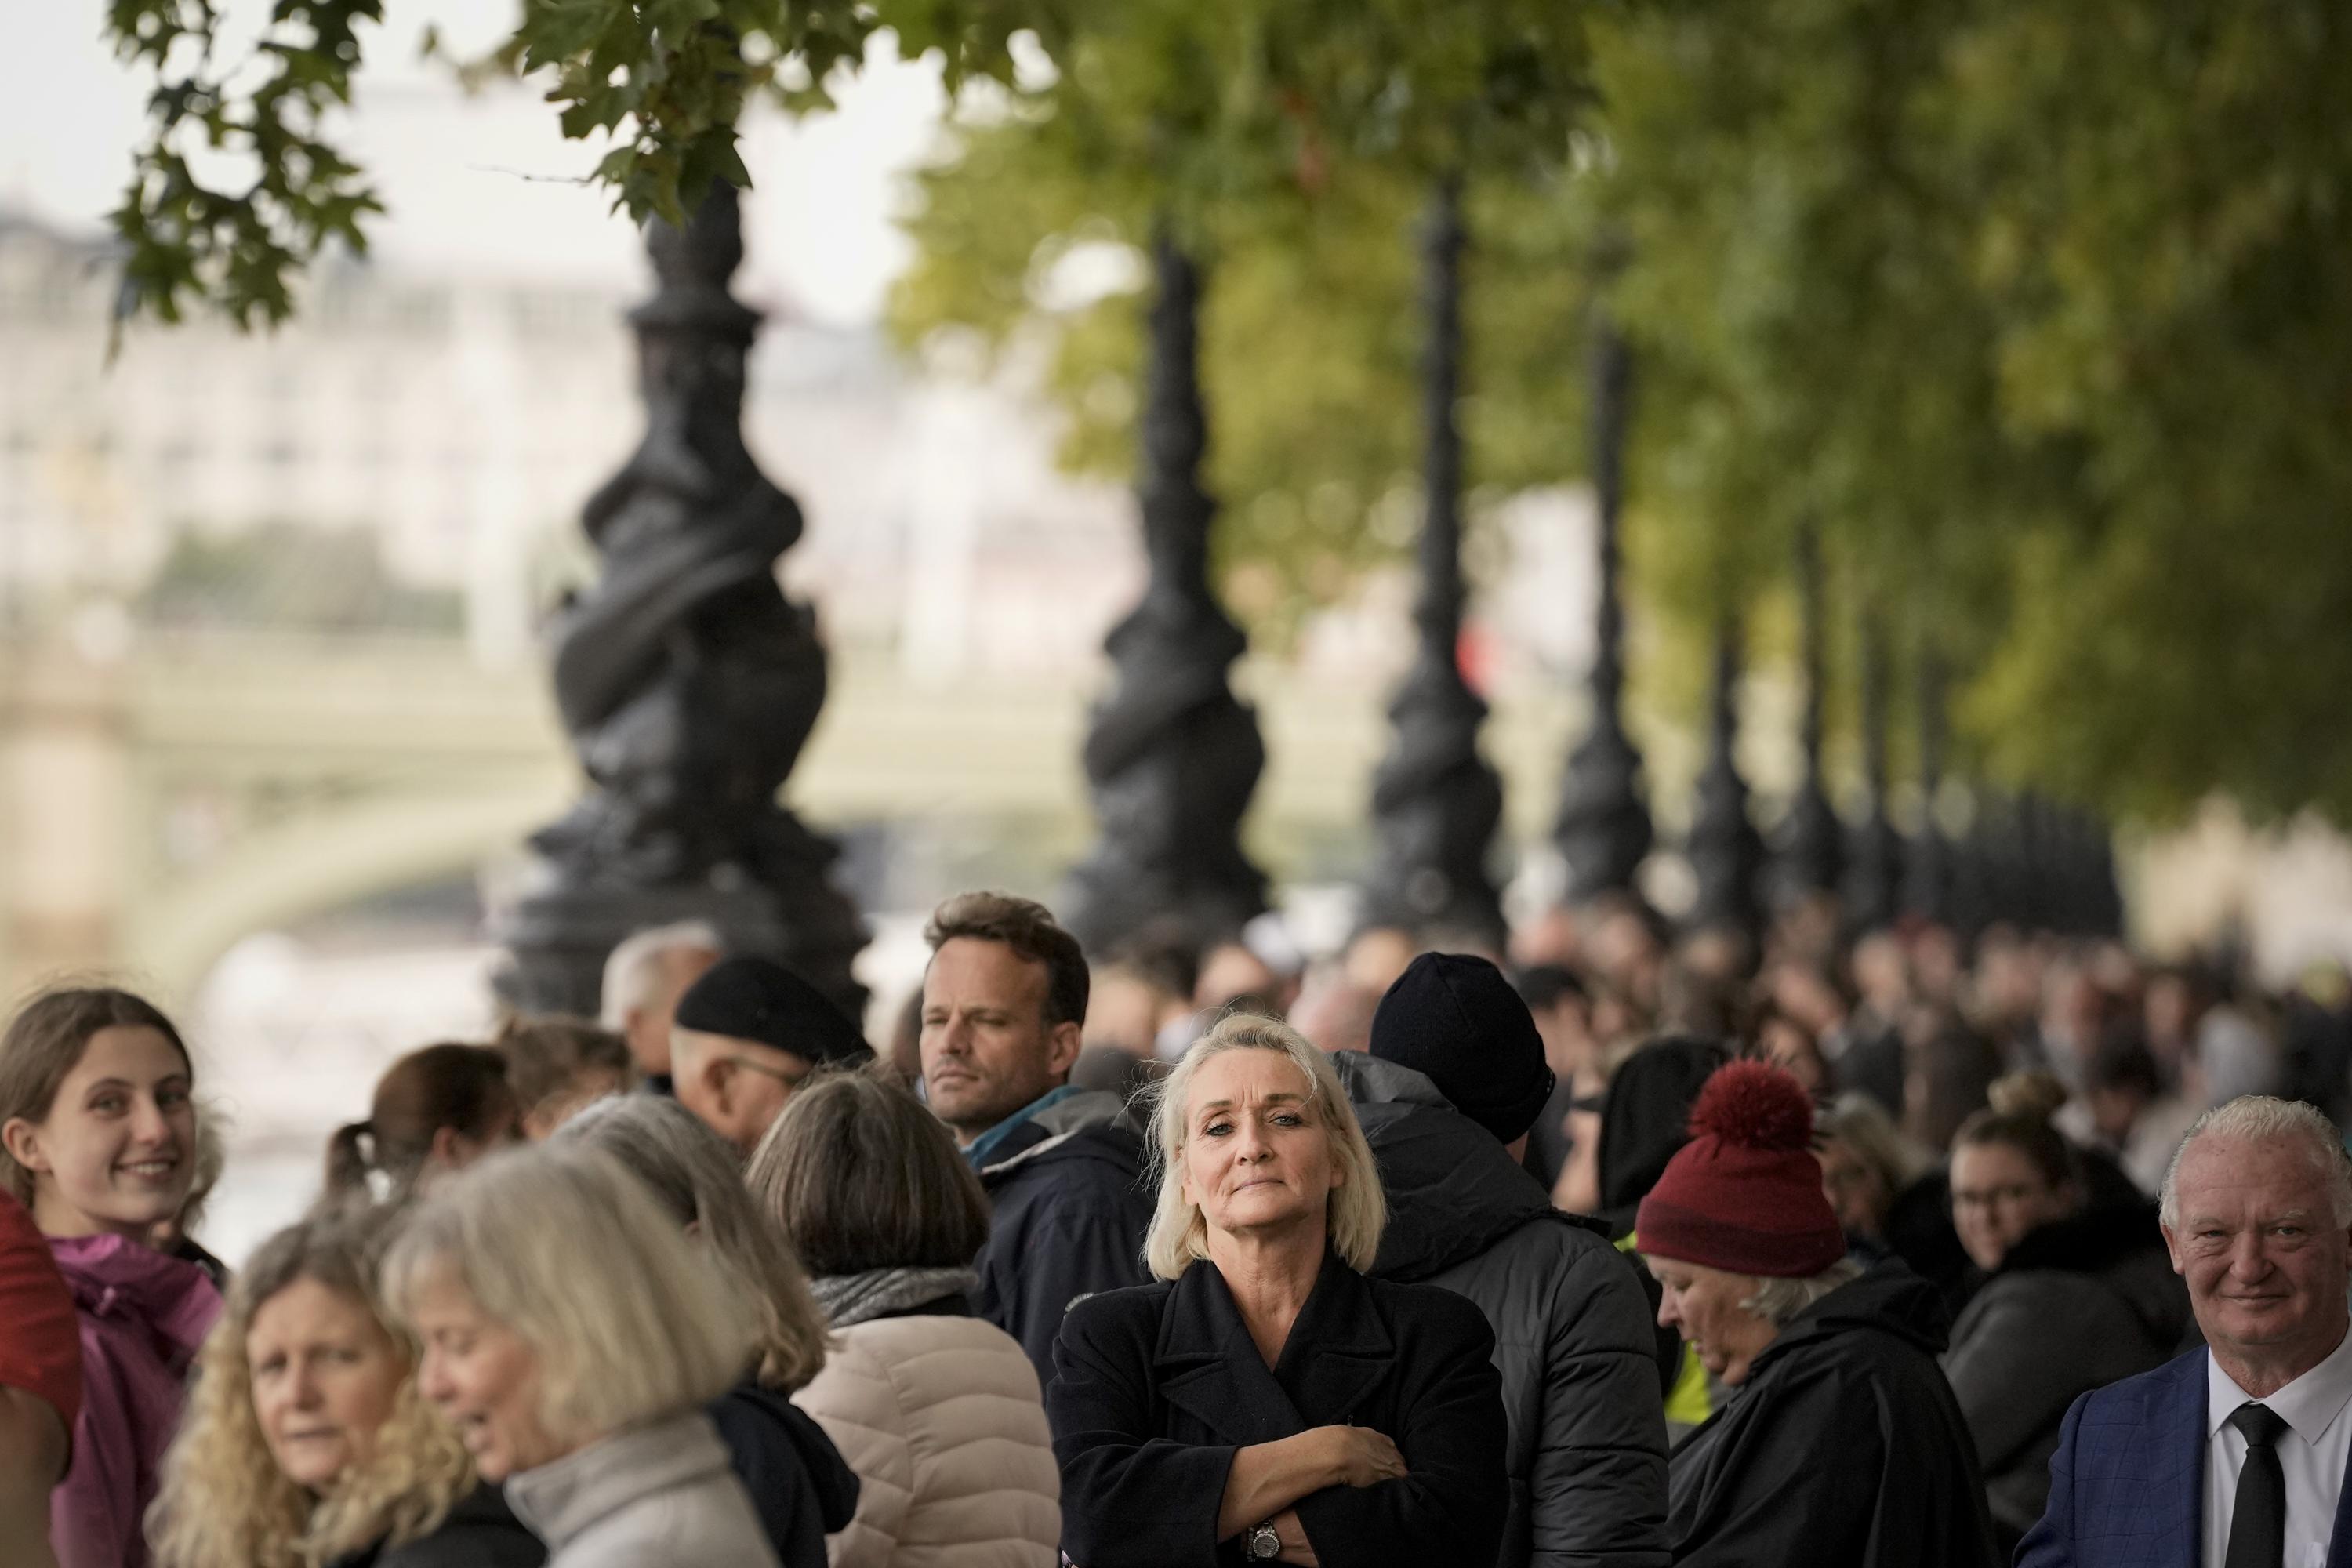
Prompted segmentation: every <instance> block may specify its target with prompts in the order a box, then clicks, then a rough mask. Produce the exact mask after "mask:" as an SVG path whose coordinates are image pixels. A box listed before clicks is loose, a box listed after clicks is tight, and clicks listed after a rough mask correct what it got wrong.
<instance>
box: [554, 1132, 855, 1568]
mask: <svg viewBox="0 0 2352 1568" xmlns="http://www.w3.org/2000/svg"><path fill="white" fill-rule="evenodd" d="M550 1142H551V1144H553V1145H554V1146H557V1147H582V1148H589V1149H597V1150H602V1151H603V1152H605V1153H607V1154H610V1155H611V1156H613V1158H614V1159H615V1160H618V1161H619V1162H620V1163H621V1164H622V1165H623V1166H624V1167H625V1168H626V1169H627V1171H628V1172H629V1173H630V1174H631V1175H633V1176H635V1177H636V1178H637V1179H638V1180H639V1181H641V1182H643V1183H644V1184H646V1191H648V1192H650V1193H651V1194H653V1196H654V1198H655V1200H656V1202H657V1203H659V1204H660V1205H661V1206H662V1210H663V1212H664V1213H666V1214H667V1215H668V1216H669V1217H670V1219H671V1220H672V1221H674V1222H675V1223H676V1224H677V1227H678V1229H679V1231H680V1232H682V1233H683V1234H684V1235H685V1236H686V1237H688V1239H689V1240H690V1241H691V1243H692V1244H693V1246H694V1247H695V1249H696V1250H697V1251H698V1252H700V1253H702V1254H703V1255H704V1256H705V1257H707V1258H709V1260H710V1261H711V1262H712V1263H713V1264H714V1265H716V1266H717V1268H718V1270H719V1276H720V1277H721V1278H722V1279H725V1280H726V1281H727V1282H728V1283H729V1284H730V1285H731V1286H732V1287H733V1288H734V1289H735V1291H736V1293H737V1296H738V1298H739V1299H740V1301H741V1303H742V1305H743V1308H744V1310H745V1311H746V1312H748V1313H749V1314H750V1317H751V1321H752V1323H753V1324H755V1325H756V1327H757V1333H756V1335H755V1337H754V1355H755V1358H756V1359H755V1361H754V1363H753V1365H752V1367H751V1371H750V1373H749V1374H748V1375H746V1376H744V1377H742V1378H740V1379H739V1380H738V1381H737V1382H736V1384H735V1385H734V1386H733V1387H732V1388H730V1389H729V1390H728V1391H727V1392H726V1393H725V1394H721V1395H719V1398H717V1399H715V1400H713V1401H712V1402H711V1403H710V1405H709V1412H708V1413H709V1416H710V1419H711V1420H712V1422H713V1423H715V1424H716V1425H717V1426H718V1427H719V1436H720V1437H721V1438H722V1439H724V1440H725V1442H726V1444H727V1450H728V1453H729V1455H730V1458H731V1460H732V1462H733V1465H734V1469H735V1474H736V1476H737V1477H738V1478H739V1479H740V1480H741V1481H742V1482H743V1485H744V1488H745V1489H747V1490H748V1491H750V1492H751V1502H752V1505H753V1506H754V1507H756V1508H757V1509H758V1510H760V1523H761V1528H763V1529H764V1530H766V1531H767V1532H768V1542H769V1544H771V1545H772V1546H773V1547H774V1548H775V1549H776V1555H777V1556H778V1557H780V1558H782V1560H783V1561H784V1562H786V1563H796V1562H810V1563H814V1562H821V1561H823V1560H824V1537H825V1536H826V1535H827V1534H828V1533H830V1532H832V1531H836V1530H839V1529H841V1528H842V1526H843V1525H844V1524H845V1523H847V1522H848V1521H849V1519H850V1517H851V1514H852V1513H853V1511H854V1510H855V1509H856V1500H857V1490H858V1483H857V1478H856V1475H855V1474H854V1473H853V1472H852V1471H851V1470H850V1468H849V1466H848V1464H847V1462H846V1461H845V1459H844V1458H843V1457H842V1455H841V1453H840V1451H839V1450H838V1449H837V1448H836V1447H835V1446H834V1443H833V1440H832V1438H831V1436H829V1435H828V1434H827V1433H826V1432H825V1431H824V1428H823V1427H821V1426H819V1425H818V1424H817V1423H816V1422H814V1421H813V1420H811V1419H810V1418H809V1417H808V1416H807V1415H803V1413H802V1412H801V1411H800V1410H799V1409H798V1408H797V1407H795V1406H794V1405H793V1403H792V1396H793V1394H795V1393H796V1392H798V1391H799V1390H800V1389H801V1388H802V1387H803V1385H804V1384H807V1383H808V1382H809V1380H810V1379H811V1378H813V1377H814V1376H816V1374H817V1370H818V1369H819V1368H820V1367H822V1366H823V1365H824V1361H825V1350H826V1341H825V1331H824V1318H823V1317H822V1316H820V1315H819V1313H818V1310H817V1305H816V1302H815V1301H814V1300H813V1299H812V1298H811V1297H810V1294H809V1282H808V1277H807V1276H806V1275H805V1274H803V1272H802V1271H801V1266H800V1263H799V1261H798V1260H797V1259H795V1258H793V1249H792V1247H791V1244H790V1243H789V1242H788V1241H787V1240H786V1239H785V1237H784V1236H783V1235H782V1232H781V1231H779V1230H778V1229H777V1227H776V1226H775V1224H774V1222H773V1221H772V1219H770V1217H769V1216H768V1215H767V1214H765V1213H763V1212H762V1211H761V1207H760V1205H758V1204H756V1203H754V1202H753V1201H752V1198H751V1194H750V1193H749V1192H748V1191H746V1190H745V1188H744V1185H743V1178H742V1177H741V1176H740V1174H739V1173H737V1171H736V1166H735V1152H734V1150H733V1149H731V1148H730V1146H729V1145H728V1144H727V1143H726V1142H723V1141H721V1140H720V1138H719V1134H717V1133H716V1132H713V1131H711V1130H710V1129H709V1127H707V1126H705V1125H704V1124H703V1122H702V1121H701V1119H700V1118H699V1117H698V1116H696V1115H695V1114H694V1112H692V1111H690V1110H687V1109H686V1107H684V1106H682V1105H680V1104H679V1103H678V1102H677V1101H676V1100H671V1099H669V1098H667V1096H663V1095H654V1094H638V1095H629V1096H627V1097H625V1098H620V1099H614V1100H603V1101H600V1102H599V1103H597V1104H595V1105H593V1106H590V1107H589V1108H588V1109H587V1110H583V1111H582V1112H581V1113H580V1114H579V1115H578V1116H576V1117H574V1118H572V1120H571V1121H568V1122H566V1123H564V1125H563V1126H562V1128H561V1129H560V1130H559V1131H557V1132H556V1134H555V1136H554V1137H553V1138H552V1139H551V1140H550Z"/></svg>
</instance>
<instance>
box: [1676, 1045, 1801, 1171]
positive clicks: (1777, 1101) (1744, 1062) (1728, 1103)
mask: <svg viewBox="0 0 2352 1568" xmlns="http://www.w3.org/2000/svg"><path fill="white" fill-rule="evenodd" d="M1690 1130H1691V1136H1692V1137H1694V1138H1708V1137H1712V1138H1716V1139H1719V1140H1720V1141H1722V1142H1726V1143H1732V1144H1737V1145H1738V1146H1739V1147H1741V1148H1745V1149H1790V1150H1798V1149H1807V1148H1810V1147H1811V1145H1812V1142H1813V1102H1812V1101H1811V1100H1809V1099H1807V1098H1806V1096H1805V1090H1804V1087H1803V1086H1802V1085H1801V1084H1800V1083H1798V1081H1797V1080H1796V1079H1793V1078H1791V1077H1790V1076H1789V1075H1788V1074H1787V1073H1786V1072H1784V1071H1782V1070H1781V1069H1780V1068H1776V1067H1774V1066H1773V1065H1772V1064H1771V1063H1769V1062H1761V1061H1756V1060H1754V1059H1752V1058H1743V1059H1741V1060H1739V1061H1733V1062H1726V1063H1725V1064H1724V1065H1723V1066H1722V1067H1719V1068H1717V1069H1716V1071H1715V1076H1714V1077H1712V1078H1710V1079H1707V1080H1706V1086H1705V1087H1704V1088H1702V1089H1700V1090H1699V1091H1698V1099H1697V1100H1695V1101H1694V1102H1693V1103H1692V1105H1691V1114H1690Z"/></svg>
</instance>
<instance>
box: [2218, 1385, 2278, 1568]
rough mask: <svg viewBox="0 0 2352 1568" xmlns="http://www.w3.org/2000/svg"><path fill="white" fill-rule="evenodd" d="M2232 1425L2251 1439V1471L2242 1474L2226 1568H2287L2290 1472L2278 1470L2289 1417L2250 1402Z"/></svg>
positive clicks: (2248, 1464) (2248, 1461) (2234, 1414)
mask: <svg viewBox="0 0 2352 1568" xmlns="http://www.w3.org/2000/svg"><path fill="white" fill-rule="evenodd" d="M2230 1425H2231V1426H2235V1427H2236V1428H2237V1429H2238V1432H2239V1435H2240V1436H2242V1437H2244V1438H2245V1440H2246V1468H2244V1469H2242V1470H2240V1471H2239V1472H2238V1500H2237V1502H2236V1503H2235V1504H2234V1505H2233V1506H2232V1507H2231V1510H2230V1550H2229V1552H2228V1553H2227V1554H2225V1555H2224V1556H2223V1557H2222V1559H2221V1563H2222V1568H2284V1565H2285V1563H2286V1472H2285V1471H2284V1469H2282V1468H2279V1457H2278V1440H2279V1437H2280V1435H2281V1434H2283V1433H2284V1432H2285V1431H2286V1418H2285V1417H2284V1416H2283V1415H2280V1414H2279V1413H2278V1412H2277V1411H2275V1410H2273V1409H2272V1408H2271V1407H2270V1406H2269V1405H2255V1404H2252V1403H2251V1402H2249V1403H2247V1404H2244V1405H2239V1406H2238V1408H2237V1409H2235V1410H2234V1411H2231V1413H2230Z"/></svg>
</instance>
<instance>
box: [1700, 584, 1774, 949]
mask: <svg viewBox="0 0 2352 1568" xmlns="http://www.w3.org/2000/svg"><path fill="white" fill-rule="evenodd" d="M1738 695H1739V623H1738V617H1736V616H1725V617H1724V618H1723V622H1722V624H1721V626H1718V627H1717V631H1716V638H1715V694H1714V701H1713V704H1712V710H1713V711H1712V719H1711V721H1710V723H1709V725H1708V729H1707V752H1706V767H1705V768H1704V769H1703V770H1702V771H1701V772H1700V773H1699V776H1698V801H1697V805H1696V810H1695V811H1694V812H1693V814H1692V816H1691V826H1690V837H1689V840H1688V842H1687V844H1686V846H1685V853H1686V854H1687V855H1688V857H1689V858H1690V865H1691V871H1692V872H1693V874H1694V875H1695V876H1696V878H1697V879H1698V897H1697V900H1696V901H1695V902H1694V904H1693V905H1692V908H1691V918H1690V924H1691V926H1692V927H1693V929H1695V930H1698V931H1708V930H1723V929H1729V930H1733V931H1742V932H1745V933H1747V934H1748V935H1749V936H1753V935H1754V934H1755V933H1756V931H1757V927H1758V925H1759V915H1758V910H1757V900H1756V891H1757V889H1756V883H1757V878H1758V877H1759V874H1760V873H1761V872H1762V871H1763V868H1764V840H1763V837H1761V836H1760V835H1759V834H1758V833H1757V831H1756V824H1755V822H1754V820H1753V819H1751V818H1750V817H1749V816H1748V781H1747V780H1746V779H1744V778H1741V777H1740V776H1739V759H1738V754H1737V752H1738V741H1739V710H1738Z"/></svg>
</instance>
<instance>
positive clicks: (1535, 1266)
mask: <svg viewBox="0 0 2352 1568" xmlns="http://www.w3.org/2000/svg"><path fill="white" fill-rule="evenodd" d="M1332 1061H1333V1063H1334V1065H1336V1066H1337V1067H1338V1068H1339V1078H1340V1081H1341V1082H1342V1083H1344V1084H1346V1085H1347V1087H1348V1098H1349V1100H1351V1101H1352V1102H1353V1103H1354V1104H1355V1107H1356V1112H1357V1116H1358V1118H1359V1119H1360V1121H1362V1123H1363V1127H1364V1135H1365V1137H1366V1138H1367V1139H1369V1140H1370V1142H1371V1146H1372V1152H1373V1154H1374V1155H1375V1156H1376V1157H1377V1158H1378V1160H1379V1161H1380V1167H1381V1186H1382V1188H1383V1189H1384V1190H1385V1191H1386V1193H1387V1194H1388V1200H1389V1224H1388V1229H1387V1231H1386V1232H1385V1233H1384V1234H1383V1236H1382V1237H1381V1251H1380V1258H1379V1260H1378V1261H1377V1262H1376V1263H1375V1264H1374V1265H1373V1268H1372V1273H1373V1275H1374V1277H1375V1278H1379V1279H1394V1280H1400V1281H1410V1282H1416V1283H1425V1284H1431V1285H1438V1286H1443V1287H1444V1288H1445V1289H1449V1290H1452V1291H1454V1293H1455V1294H1457V1295H1460V1296H1465V1297H1467V1298H1468V1299H1469V1300H1472V1301H1474V1302H1475V1303H1476V1304H1477V1305H1478V1307H1479V1309H1480V1310H1483V1311H1484V1312H1485V1313H1486V1321H1488V1322H1489V1323H1490V1324H1492V1325H1493V1327H1494V1330H1495V1364H1496V1369H1497V1370H1498V1371H1499V1372H1500V1373H1502V1381H1503V1399H1504V1405H1505V1409H1506V1414H1507V1416H1508V1419H1509V1426H1510V1432H1509V1447H1508V1449H1507V1456H1508V1462H1507V1473H1508V1475H1509V1477H1510V1483H1511V1508H1510V1514H1509V1518H1508V1521H1507V1524H1506V1526H1505V1530H1504V1535H1503V1548H1502V1554H1501V1557H1500V1559H1499V1562H1500V1563H1502V1564H1503V1565H1504V1568H1522V1565H1526V1564H1540V1565H1544V1568H1571V1565H1573V1568H1592V1565H1598V1564H1602V1563H1607V1564H1620V1565H1624V1568H1634V1565H1637V1564H1638V1565H1643V1568H1664V1563H1666V1561H1667V1556H1666V1543H1665V1536H1664V1516H1665V1497H1666V1492H1665V1485H1666V1462H1665V1437H1666V1433H1665V1422H1664V1415H1663V1413H1662V1410H1661V1407H1660V1404H1659V1368H1658V1363H1657V1359H1656V1351H1657V1342H1656V1338H1655V1336H1654V1333H1653V1331H1652V1329H1651V1324H1650V1316H1649V1313H1650V1307H1649V1301H1648V1299H1647V1297H1646V1296H1645V1295H1644V1293H1643V1289H1642V1285H1641V1280H1640V1277H1639V1276H1638V1275H1637V1274H1636V1273H1635V1271H1634V1267H1633V1263H1632V1262H1631V1261H1630V1260H1629V1259H1628V1258H1625V1257H1624V1256H1623V1255H1622V1254H1621V1253H1619V1252H1618V1251H1617V1250H1616V1249H1615V1248H1614V1247H1611V1246H1610V1245H1609V1242H1608V1240H1607V1238H1606V1237H1604V1236H1603V1235H1601V1232H1600V1229H1599V1227H1598V1226H1592V1225H1587V1224H1585V1223H1583V1222H1580V1221H1578V1220H1576V1219H1573V1218H1570V1216H1569V1215H1563V1214H1560V1213H1559V1212H1558V1211H1557V1210H1555V1209H1553V1208H1552V1206H1551V1203H1550V1200H1549V1197H1548V1196H1547V1195H1546V1194H1545V1193H1544V1191H1543V1189H1542V1187H1541V1186H1539V1185H1538V1184H1537V1183H1536V1181H1535V1180H1534V1179H1533V1178H1532V1177H1530V1176H1529V1175H1528V1173H1527V1171H1526V1170H1525V1169H1524V1167H1523V1166H1522V1164H1521V1156H1522V1154H1523V1152H1524V1150H1525V1146H1526V1141H1527V1137H1528V1128H1529V1127H1530V1126H1531V1125H1532V1123H1533V1121H1534V1120H1535V1117H1536V1115H1537V1114H1538V1112H1539V1111H1540V1110H1541V1109H1542V1107H1543V1104H1544V1100H1545V1097H1546V1095H1547V1094H1548V1093H1549V1090H1550V1088H1551V1076H1552V1075H1551V1073H1550V1071H1549V1068H1547V1067H1546V1065H1545V1061H1544V1054H1543V1041H1542V1038H1541V1037H1540V1036H1539V1035H1538V1033H1537V1030H1536V1026H1535V1021H1534V1019H1533V1018H1532V1017H1531V1016H1529V1014H1528V1008H1527V1005H1526V1003H1524V1002H1523V1001H1521V1000H1520V999H1519V996H1518V994H1517V992H1515V991H1514V990H1513V989H1512V988H1511V986H1510V984H1509V983H1508V982H1507V981H1506V980H1505V979H1504V978H1503V975H1502V973H1501V972H1500V971H1498V970H1496V967H1495V966H1494V965H1493V964H1491V963H1487V962H1486V960H1485V959H1482V958H1469V957H1459V956H1455V955H1453V954H1446V953H1423V954H1422V955H1421V956H1420V957H1419V958H1416V959H1414V960H1413V962H1412V965H1411V967H1409V968H1408V969H1407V970H1406V971H1405V973H1404V974H1403V975H1402V977H1401V978H1400V979H1399V980H1398V981H1397V983H1396V984H1394V985H1393V986H1391V988H1390V989H1389V992H1388V994H1387V995H1386V996H1385V997H1383V998H1382V999H1381V1005H1380V1010H1379V1012H1378V1013H1377V1014H1375V1015H1374V1016H1373V1020H1372V1035H1371V1053H1370V1055H1369V1056H1367V1055H1364V1054H1361V1053H1359V1052H1354V1051H1342V1052H1339V1053H1338V1054H1336V1055H1335V1056H1334V1057H1333V1058H1332Z"/></svg>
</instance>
